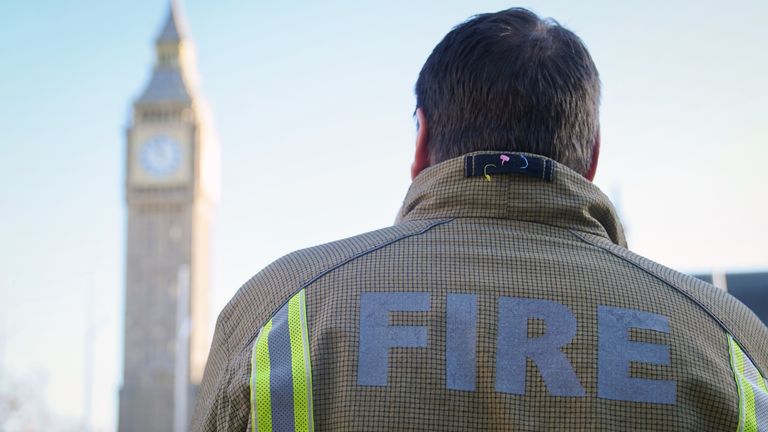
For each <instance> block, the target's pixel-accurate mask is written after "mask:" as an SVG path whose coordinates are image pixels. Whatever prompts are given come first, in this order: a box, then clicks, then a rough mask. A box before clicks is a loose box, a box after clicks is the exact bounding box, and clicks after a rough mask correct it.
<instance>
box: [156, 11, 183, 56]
mask: <svg viewBox="0 0 768 432" xmlns="http://www.w3.org/2000/svg"><path fill="white" fill-rule="evenodd" d="M182 39H184V21H183V19H182V16H181V7H180V6H179V2H178V1H177V0H171V1H170V2H169V5H168V16H167V18H166V20H165V25H164V26H163V30H162V31H161V32H160V35H158V37H157V41H156V42H157V44H158V45H159V44H164V43H179V42H181V41H182Z"/></svg>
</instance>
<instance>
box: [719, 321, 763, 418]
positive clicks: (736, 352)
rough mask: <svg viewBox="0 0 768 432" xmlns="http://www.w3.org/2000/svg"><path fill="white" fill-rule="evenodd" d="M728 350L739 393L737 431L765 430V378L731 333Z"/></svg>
mask: <svg viewBox="0 0 768 432" xmlns="http://www.w3.org/2000/svg"><path fill="white" fill-rule="evenodd" d="M728 350H729V354H730V362H731V369H732V370H733V374H734V378H735V380H736V387H737V390H738V393H739V425H738V432H757V431H758V430H766V429H768V424H764V423H766V411H768V403H766V401H767V400H768V390H766V383H765V378H763V377H762V375H761V374H760V372H759V371H758V370H757V368H756V367H755V365H754V364H753V363H752V361H751V360H750V359H749V357H747V355H746V354H745V353H744V351H743V350H742V349H741V347H740V346H739V344H738V343H736V341H735V340H734V339H733V337H731V335H728ZM758 411H759V413H760V415H759V416H758Z"/></svg>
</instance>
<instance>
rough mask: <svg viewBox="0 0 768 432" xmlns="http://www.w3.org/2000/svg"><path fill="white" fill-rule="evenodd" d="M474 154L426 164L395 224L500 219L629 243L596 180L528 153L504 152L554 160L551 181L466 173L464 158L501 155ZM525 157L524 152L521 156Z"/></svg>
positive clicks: (510, 175) (511, 155)
mask: <svg viewBox="0 0 768 432" xmlns="http://www.w3.org/2000/svg"><path fill="white" fill-rule="evenodd" d="M500 154H502V153H501V152H486V151H483V152H475V153H469V154H467V155H464V156H461V157H458V158H454V159H450V160H447V161H445V162H442V163H439V164H437V165H434V166H431V167H429V168H426V169H425V170H424V171H422V172H421V173H420V174H419V175H418V176H417V177H416V179H414V181H413V183H412V184H411V187H410V189H409V190H408V194H407V195H406V197H405V200H404V202H403V207H402V208H401V209H400V213H399V214H398V217H397V222H398V223H399V222H401V221H402V222H406V221H410V220H418V219H438V218H475V217H479V218H501V219H511V220H517V221H525V222H535V223H541V224H546V225H553V226H557V227H560V228H565V229H573V230H577V231H582V232H587V233H591V234H595V235H599V236H602V237H605V238H608V239H610V240H611V241H612V242H613V243H616V244H618V245H620V246H624V247H626V245H627V242H626V239H625V238H624V231H623V229H622V227H621V222H620V221H619V218H618V216H617V214H616V210H615V209H614V208H613V205H611V202H610V200H609V199H608V197H606V196H605V194H603V192H602V191H600V189H599V188H598V187H597V186H595V185H594V184H593V183H592V182H590V181H588V180H587V179H585V178H584V177H582V176H581V175H580V174H579V173H577V172H575V171H573V170H571V169H570V168H568V167H566V166H565V165H562V164H560V163H558V162H555V161H551V160H549V159H546V158H542V157H541V156H538V155H532V154H528V153H516V152H505V153H503V154H504V155H506V156H508V157H512V158H514V157H515V156H516V157H518V158H521V159H519V160H524V159H525V156H528V157H529V158H536V159H539V160H542V161H543V160H546V161H550V162H551V165H548V166H549V167H550V169H551V181H545V180H543V179H541V178H535V177H529V176H524V175H520V174H498V175H491V176H490V181H488V180H487V179H486V178H485V176H484V175H480V176H472V177H466V176H465V173H466V172H468V171H467V169H468V168H467V166H466V163H467V161H466V160H465V158H466V157H467V156H476V155H500ZM521 155H522V156H521Z"/></svg>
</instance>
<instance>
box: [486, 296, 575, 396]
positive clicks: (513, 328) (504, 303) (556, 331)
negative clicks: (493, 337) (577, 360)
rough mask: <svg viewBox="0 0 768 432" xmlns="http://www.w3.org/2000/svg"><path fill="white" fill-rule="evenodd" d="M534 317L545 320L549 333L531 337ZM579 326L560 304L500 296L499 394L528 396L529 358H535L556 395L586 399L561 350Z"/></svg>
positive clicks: (497, 356)
mask: <svg viewBox="0 0 768 432" xmlns="http://www.w3.org/2000/svg"><path fill="white" fill-rule="evenodd" d="M530 318H535V319H539V320H542V321H544V323H545V325H546V333H544V334H543V335H541V336H539V337H535V338H529V337H528V320H529V319H530ZM576 324H577V323H576V318H575V317H574V316H573V313H572V312H571V311H570V309H568V308H567V307H566V306H565V305H562V304H560V303H557V302H554V301H551V300H539V299H528V298H519V297H500V298H499V330H498V335H497V338H498V339H497V343H496V391H498V392H502V393H511V394H525V377H526V367H527V359H531V360H533V362H534V363H536V366H538V368H539V372H540V373H541V377H542V379H543V380H544V384H546V386H547V389H548V390H549V392H550V393H551V394H552V395H553V396H584V387H582V386H581V383H580V382H579V378H578V377H577V376H576V372H574V370H573V366H571V362H570V361H569V360H568V357H566V355H565V353H563V351H562V350H561V349H562V347H564V346H565V345H568V344H569V343H571V340H572V339H573V337H574V336H575V335H576Z"/></svg>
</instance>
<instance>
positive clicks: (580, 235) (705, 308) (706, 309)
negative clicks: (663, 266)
mask: <svg viewBox="0 0 768 432" xmlns="http://www.w3.org/2000/svg"><path fill="white" fill-rule="evenodd" d="M569 231H570V232H571V234H573V235H574V236H576V237H578V238H579V239H580V240H581V241H583V242H585V243H587V244H590V245H592V246H594V247H597V248H599V249H601V250H603V251H606V252H608V253H610V254H611V255H613V256H615V257H616V258H619V259H620V260H622V261H624V262H626V263H629V264H631V265H633V266H634V267H636V268H638V269H640V270H642V271H643V272H645V273H647V274H649V275H651V276H653V277H654V278H656V279H658V280H659V281H661V282H663V283H664V284H666V285H668V286H669V287H670V288H672V289H674V290H675V291H677V292H678V293H680V294H682V295H683V296H684V297H685V298H687V299H688V300H690V301H692V302H693V303H694V304H696V305H697V306H698V307H700V308H701V309H702V310H703V311H704V312H706V313H707V315H709V316H710V317H711V318H712V319H713V320H714V321H715V322H716V323H717V324H718V325H719V326H720V328H722V329H723V330H724V331H725V333H726V334H729V335H731V337H732V338H733V339H734V340H735V341H736V342H737V343H738V344H739V346H741V348H742V351H744V353H745V354H746V355H747V357H749V359H750V361H752V364H754V365H755V367H758V366H757V364H758V363H757V362H755V360H754V358H753V357H752V356H751V355H750V354H749V353H748V352H747V349H746V347H745V346H744V344H743V343H742V342H741V341H740V340H739V338H738V336H737V335H736V334H735V332H733V331H732V330H731V329H730V328H729V327H728V325H726V324H725V322H723V320H721V319H720V317H718V316H717V315H716V314H715V313H714V312H713V311H712V310H711V309H710V308H709V307H708V306H707V305H705V304H704V303H702V302H701V301H700V300H699V299H697V298H696V297H694V296H693V295H691V294H689V293H687V292H685V291H684V290H682V289H681V288H680V287H678V286H677V285H676V284H674V283H672V282H671V281H669V280H668V279H667V278H665V277H664V276H662V275H659V274H657V273H656V272H654V271H653V270H651V269H649V268H647V267H646V266H644V265H643V264H641V263H638V262H636V261H634V260H632V259H629V258H627V257H624V256H622V255H620V254H618V253H616V252H614V251H612V250H611V249H609V248H607V247H605V246H603V245H601V244H599V243H597V242H594V241H592V240H590V239H589V238H587V237H585V236H584V235H583V233H580V232H578V231H576V230H573V229H571V230H569ZM758 370H759V369H758ZM761 374H762V371H761Z"/></svg>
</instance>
